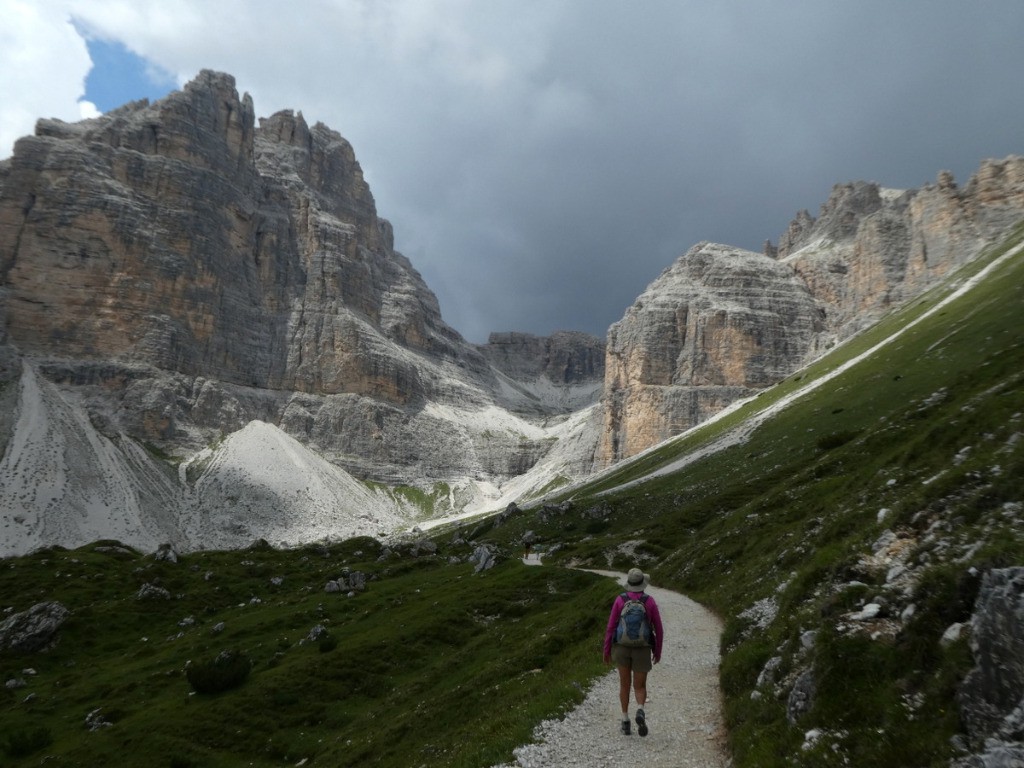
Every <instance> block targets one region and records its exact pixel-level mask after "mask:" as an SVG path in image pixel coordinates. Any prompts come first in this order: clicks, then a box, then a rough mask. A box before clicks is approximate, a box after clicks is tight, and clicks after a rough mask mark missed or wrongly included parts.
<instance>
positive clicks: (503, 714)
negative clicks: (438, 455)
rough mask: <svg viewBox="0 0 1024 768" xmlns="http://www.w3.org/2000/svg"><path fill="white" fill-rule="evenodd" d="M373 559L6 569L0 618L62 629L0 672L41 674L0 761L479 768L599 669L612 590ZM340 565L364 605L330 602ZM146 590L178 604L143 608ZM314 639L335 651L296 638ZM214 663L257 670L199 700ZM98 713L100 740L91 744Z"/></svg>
mask: <svg viewBox="0 0 1024 768" xmlns="http://www.w3.org/2000/svg"><path fill="white" fill-rule="evenodd" d="M354 547H357V548H354ZM379 549H380V548H379V545H377V544H376V543H375V542H373V541H371V540H362V541H358V540H357V541H355V542H348V543H346V544H345V545H344V546H337V547H324V548H319V549H317V548H310V549H307V550H298V551H288V552H278V551H274V550H272V549H269V548H264V549H261V550H259V551H247V552H211V553H200V554H194V555H190V556H186V557H184V558H182V559H181V561H180V562H179V563H177V564H169V563H162V562H161V563H158V562H154V561H153V560H152V558H146V557H142V556H141V555H135V554H132V555H128V554H123V553H102V552H96V551H95V547H94V546H90V547H85V548H82V549H80V550H76V551H47V552H42V553H38V554H35V555H31V556H27V557H23V558H15V559H12V560H9V561H5V562H4V564H3V565H4V568H3V570H2V571H0V594H3V595H4V596H5V597H4V604H5V605H4V607H10V608H12V609H13V610H16V611H17V610H23V609H25V608H27V607H28V606H30V605H31V604H33V603H34V602H37V601H39V600H40V599H44V598H46V599H51V598H54V597H56V598H58V599H60V600H61V601H62V602H63V603H64V604H65V605H66V606H67V607H69V608H70V609H71V611H72V615H71V618H70V619H69V620H68V622H67V623H66V625H65V626H64V628H63V629H62V630H61V633H60V642H59V643H58V645H57V646H56V647H55V648H54V649H53V650H51V651H49V652H46V653H42V654H35V655H33V656H31V657H30V658H28V657H16V656H13V655H10V654H8V655H6V656H3V657H0V669H2V671H3V674H4V679H5V680H7V679H11V678H14V677H18V676H19V675H20V674H21V672H20V670H21V669H22V668H23V667H25V666H31V667H33V668H34V669H35V671H36V673H37V674H35V675H32V676H29V677H28V678H26V679H27V681H28V683H29V684H28V686H27V687H26V688H20V689H16V690H14V691H9V690H5V691H4V692H3V693H2V694H0V712H2V715H0V721H2V723H3V724H2V726H0V748H3V747H4V746H5V745H6V752H5V757H6V759H7V760H9V764H11V765H20V764H24V765H29V764H36V763H37V762H38V761H39V760H40V759H41V758H42V757H43V756H47V757H49V758H50V760H49V761H50V763H52V764H56V765H139V764H142V763H140V760H142V761H143V762H144V763H145V764H149V765H197V766H198V765H202V766H233V765H242V764H244V765H249V764H251V765H256V766H271V765H284V764H294V763H296V762H298V761H299V760H301V759H303V758H306V759H308V760H309V761H311V763H312V764H320V765H332V766H343V765H380V766H408V765H418V764H427V765H439V766H470V765H485V764H486V765H490V764H492V763H496V762H500V761H502V760H505V759H508V758H509V756H510V754H511V750H512V748H513V747H514V746H517V745H518V744H521V743H523V742H525V741H528V740H529V738H530V733H531V729H532V727H533V724H534V723H536V722H537V721H538V720H540V719H543V718H545V717H550V716H553V715H555V714H557V713H558V712H560V711H563V710H564V709H565V708H566V707H568V706H570V705H571V704H572V703H574V702H576V701H579V700H580V698H581V695H582V694H581V692H582V690H583V689H584V687H585V686H586V685H587V683H588V682H589V680H590V679H591V678H592V677H593V676H594V675H595V674H596V673H598V672H599V671H601V670H602V669H603V667H602V665H601V663H600V658H599V651H598V648H599V643H600V637H601V633H602V630H603V617H601V616H598V615H596V613H595V612H594V611H591V610H590V609H589V607H590V606H591V605H594V604H603V603H604V602H606V600H607V597H608V594H609V593H610V592H613V591H614V586H611V587H610V586H609V585H608V582H607V580H603V579H600V578H598V577H595V576H593V575H591V574H585V573H579V572H572V571H564V570H561V569H537V568H526V567H524V566H522V565H520V564H519V563H518V562H514V561H509V562H506V563H504V564H502V565H499V566H497V567H496V568H494V569H493V570H490V571H486V572H484V573H481V574H476V575H474V574H473V573H472V568H471V566H469V565H462V566H458V565H456V566H450V565H446V564H445V563H444V561H443V560H442V559H441V558H440V557H432V558H420V559H413V558H398V559H393V560H385V561H383V562H377V560H376V557H377V555H378V553H379ZM342 567H350V568H353V569H361V570H364V572H366V573H368V574H370V577H371V581H370V582H369V587H368V589H367V590H366V591H365V592H363V593H359V594H357V595H356V596H354V597H348V596H347V595H344V594H330V593H326V592H324V589H323V587H324V584H325V583H326V581H327V580H328V579H330V578H336V577H337V576H338V574H339V573H340V569H341V568H342ZM207 574H210V576H209V577H207ZM272 578H280V579H281V583H280V585H277V586H275V585H274V584H273V583H272V582H271V579H272ZM143 583H156V584H159V585H161V586H163V587H164V588H165V589H168V590H169V591H170V593H171V594H172V599H171V600H162V601H161V600H156V601H145V602H141V601H138V600H137V599H136V598H135V595H136V593H137V592H138V589H139V587H140V586H141V585H142V584H143ZM25 585H32V586H31V588H29V589H25V588H24V586H25ZM253 598H258V600H259V602H255V601H254V600H253ZM189 617H191V618H192V619H194V622H195V623H194V624H191V625H188V626H181V624H180V623H181V622H182V621H183V620H185V619H186V618H189ZM221 622H223V625H224V628H223V630H221V631H220V632H217V631H215V629H214V628H215V627H216V626H217V625H218V624H220V623H221ZM317 625H322V626H323V627H325V628H326V629H327V631H328V632H329V636H330V637H331V638H332V640H334V641H335V642H333V643H323V642H319V641H317V642H314V641H308V640H307V639H306V638H307V637H308V635H309V633H310V631H311V630H312V629H313V627H315V626H317ZM225 650H234V651H237V652H239V653H240V654H244V655H245V656H246V657H247V658H248V659H250V660H251V663H252V667H251V672H250V673H249V675H248V677H247V679H245V680H244V682H241V683H240V684H239V685H238V686H237V687H231V686H227V687H226V689H225V690H224V691H223V692H220V693H213V694H201V693H194V692H193V686H192V685H190V682H189V676H188V673H187V672H186V667H188V666H189V665H190V662H191V665H192V667H195V666H197V665H199V664H208V663H209V662H210V661H212V660H213V659H214V658H215V657H217V656H218V655H219V654H221V653H222V651H225ZM29 694H33V696H32V698H31V700H29V701H27V702H26V701H25V699H26V697H27V696H28V695H29ZM97 708H99V709H100V710H101V713H102V717H104V718H105V719H107V720H109V721H110V722H111V723H112V725H111V726H110V727H108V728H103V729H101V730H98V731H95V732H89V731H87V730H86V728H85V725H84V722H85V717H86V715H87V714H88V713H89V712H91V711H93V710H94V709H97ZM149 755H157V756H159V757H157V758H153V759H155V760H157V762H152V761H151V759H150V758H149V757H145V758H144V757H143V756H149ZM161 761H162V762H161ZM5 764H7V763H5Z"/></svg>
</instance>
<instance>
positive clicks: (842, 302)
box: [598, 157, 1024, 466]
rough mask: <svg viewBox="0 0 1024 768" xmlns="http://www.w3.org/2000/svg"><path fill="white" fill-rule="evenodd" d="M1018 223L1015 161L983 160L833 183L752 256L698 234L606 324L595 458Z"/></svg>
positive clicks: (769, 374)
mask: <svg viewBox="0 0 1024 768" xmlns="http://www.w3.org/2000/svg"><path fill="white" fill-rule="evenodd" d="M1022 219H1024V158H1021V157H1009V158H1006V159H1005V160H989V161H986V162H984V163H983V164H982V165H981V168H980V169H979V170H978V172H977V173H976V174H975V175H974V176H973V177H972V178H971V179H970V181H969V182H968V184H967V185H966V186H965V187H964V188H963V189H959V188H957V186H956V183H955V182H954V180H953V178H952V176H951V175H950V174H949V173H946V172H943V173H940V174H939V176H938V179H937V182H936V183H935V184H930V185H926V186H924V187H922V188H920V189H916V190H906V191H903V190H890V189H884V188H882V187H880V186H879V185H878V184H874V183H869V182H852V183H847V184H837V185H836V186H835V187H834V188H833V189H832V193H831V195H830V196H829V199H828V200H827V201H826V202H825V203H824V204H823V205H822V207H821V211H820V213H819V215H818V217H817V218H814V217H813V216H811V215H810V214H809V213H808V212H807V211H800V212H799V213H798V214H797V215H796V217H795V218H794V219H793V221H792V222H791V223H790V224H789V226H788V227H787V229H786V230H785V232H784V233H783V234H782V236H781V237H780V238H779V244H778V246H774V245H772V243H771V242H770V241H769V242H768V243H766V245H765V252H764V254H763V255H760V256H759V255H756V254H751V253H749V252H741V251H740V250H738V249H735V248H729V247H728V246H721V245H709V244H699V245H697V246H695V247H694V248H693V249H691V250H690V251H688V252H687V253H686V254H684V255H683V256H681V257H680V258H679V260H678V261H677V262H676V263H675V264H674V265H672V266H671V267H670V268H669V269H667V270H666V271H665V272H664V273H663V274H662V275H661V276H660V277H659V278H658V279H657V280H655V281H654V282H653V283H651V285H650V286H649V287H648V288H647V290H646V291H645V292H644V293H643V294H642V295H641V296H640V297H639V298H638V299H637V301H636V303H635V304H634V305H633V306H632V307H630V308H629V309H628V310H627V312H626V315H625V316H624V317H623V319H622V320H620V321H619V322H618V323H615V324H614V325H612V327H611V328H610V329H609V332H608V342H607V345H608V346H607V350H608V352H607V362H606V376H605V387H604V392H603V395H602V404H603V408H604V427H603V432H602V436H601V441H600V448H599V452H598V464H599V465H602V466H607V465H609V464H613V463H615V462H616V461H619V460H621V459H623V458H626V457H628V456H632V455H634V454H636V453H638V452H639V451H641V450H644V449H645V448H648V447H650V446H651V445H654V444H656V443H658V442H660V441H662V440H664V439H667V438H669V437H671V436H673V435H675V434H678V433H679V432H681V431H684V430H685V429H687V428H689V427H692V426H694V425H696V424H698V423H700V422H701V421H703V420H704V419H706V418H708V417H709V416H711V415H713V414H714V413H715V412H717V411H718V410H720V409H721V408H723V407H725V406H727V405H728V404H729V403H731V402H733V401H734V400H736V399H738V398H742V397H746V396H749V395H751V394H753V393H754V392H756V391H757V390H758V389H760V388H763V387H766V386H770V385H772V384H774V383H777V382H778V381H780V380H782V379H783V378H785V376H787V375H788V374H790V373H792V372H794V371H796V370H797V369H799V368H800V367H802V366H803V365H805V364H806V363H808V362H810V361H811V360H812V359H814V358H815V357H817V356H818V355H820V354H822V353H823V352H824V351H827V350H828V349H829V348H830V347H832V346H833V345H834V344H836V343H837V342H839V341H842V340H843V339H846V338H848V337H850V336H852V335H854V334H856V333H857V332H859V331H860V330H863V329H864V328H867V327H869V326H870V325H872V324H873V323H874V322H875V321H877V320H878V318H879V317H880V316H881V315H882V314H883V313H884V312H886V311H888V310H889V309H891V308H894V307H896V306H899V305H900V304H902V303H903V302H905V301H907V300H909V299H912V298H913V297H915V296H917V295H919V294H920V293H922V292H923V291H925V290H927V289H928V288H929V287H931V286H932V285H934V284H935V283H936V282H937V281H938V280H939V279H941V278H942V277H943V276H945V275H947V274H948V273H949V272H950V271H952V270H955V269H957V268H959V267H960V266H962V265H964V264H966V263H968V262H969V261H971V260H972V259H974V258H975V257H976V256H977V255H978V254H979V253H980V252H981V251H982V249H983V248H985V247H986V246H987V245H989V244H990V243H991V242H993V241H994V240H995V239H996V238H998V236H999V235H1000V234H1002V233H1005V232H1006V230H1007V229H1008V228H1009V227H1011V226H1013V225H1015V224H1016V223H1018V222H1020V221H1021V220H1022Z"/></svg>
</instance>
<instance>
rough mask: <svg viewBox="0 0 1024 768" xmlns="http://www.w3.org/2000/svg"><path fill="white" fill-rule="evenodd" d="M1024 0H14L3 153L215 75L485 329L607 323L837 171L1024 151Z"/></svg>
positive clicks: (0, 34)
mask: <svg viewBox="0 0 1024 768" xmlns="http://www.w3.org/2000/svg"><path fill="white" fill-rule="evenodd" d="M1022 41H1024V1H1022V0H976V1H971V2H966V1H965V0H897V1H895V2H894V1H893V0H835V1H833V2H826V1H823V0H777V1H776V2H758V1H756V0H747V1H745V2H741V1H739V0H737V1H736V2H722V3H717V2H715V3H713V2H707V1H706V0H294V1H293V2H291V3H282V2H281V1H280V0H217V2H209V1H208V0H173V1H171V0H159V1H156V0H0V156H3V157H6V156H8V155H9V154H10V152H11V147H12V145H13V142H14V140H15V139H16V138H17V137H19V136H22V135H25V134H28V133H31V132H32V130H33V126H34V123H35V120H36V119H37V118H39V117H59V118H62V119H65V120H77V119H80V118H81V117H82V116H89V115H92V114H95V111H96V110H97V109H98V110H101V111H104V110H107V109H110V108H112V107H113V106H116V105H118V104H120V103H123V102H126V101H130V100H133V99H137V98H141V97H143V96H145V97H150V98H153V97H159V96H160V95H162V94H164V93H166V92H167V91H168V90H170V89H173V88H176V87H180V86H181V85H183V84H184V83H185V82H187V81H188V80H190V79H192V78H193V77H194V76H195V74H196V73H197V72H198V71H199V70H200V69H204V68H209V69H216V70H221V71H225V72H229V73H230V74H232V75H234V76H235V78H236V81H237V85H238V89H239V91H240V92H248V93H249V94H251V95H252V97H253V100H254V103H255V107H256V113H257V115H259V116H267V115H270V114H272V113H273V112H275V111H277V110H280V109H286V108H290V109H295V110H297V111H301V112H302V113H303V114H304V116H305V117H306V119H307V120H308V121H309V123H310V124H312V123H314V122H316V121H322V122H324V123H325V124H327V125H328V126H329V127H331V128H333V129H335V130H337V131H338V132H339V133H341V134H342V135H343V136H344V137H345V138H347V139H348V140H349V141H350V142H351V143H352V145H353V146H354V148H355V151H356V157H357V158H358V159H359V161H360V163H361V165H362V167H363V170H364V173H365V176H366V178H367V180H368V182H369V184H370V187H371V190H372V191H373V194H374V197H375V199H376V201H377V210H378V213H379V214H380V215H381V216H383V217H384V218H387V219H389V220H390V221H391V222H392V223H393V224H394V227H395V241H396V247H397V248H398V250H400V251H402V252H403V253H404V254H405V255H406V256H408V257H409V258H410V259H411V261H412V263H413V265H414V266H415V267H416V268H417V270H419V272H420V273H421V274H422V275H423V277H424V279H425V280H426V282H427V284H428V285H429V286H430V288H431V289H432V290H433V291H434V292H435V293H436V294H437V295H438V298H439V300H440V302H441V311H442V314H443V316H444V318H445V320H447V322H448V323H449V324H451V325H453V326H454V327H455V328H456V329H458V330H459V331H460V332H461V333H462V334H463V335H464V336H466V338H468V339H469V340H470V341H474V342H483V341H486V338H487V334H488V333H489V332H491V331H503V330H518V331H525V332H529V333H535V334H539V335H546V334H549V333H551V332H552V331H555V330H560V329H568V330H581V331H587V332H589V333H594V334H596V335H599V336H603V335H604V333H605V331H606V330H607V328H608V326H609V325H610V324H611V323H612V322H615V321H616V320H618V319H619V318H621V317H622V315H623V313H624V311H625V309H626V308H627V307H628V306H629V305H630V304H632V303H633V301H634V299H636V297H637V296H638V295H639V294H640V293H641V292H642V291H643V290H644V288H645V287H646V286H647V285H648V284H649V283H650V282H651V281H653V280H654V279H655V278H656V277H657V276H658V275H659V274H660V273H661V271H662V270H663V269H664V268H665V267H667V266H668V265H669V264H671V263H672V261H674V260H675V259H676V258H677V257H678V256H679V255H680V254H682V253H684V252H685V251H686V250H687V249H689V248H690V246H692V245H693V244H695V243H697V242H699V241H702V240H712V241H717V242H723V243H727V244H730V245H735V246H740V247H744V248H749V249H752V250H757V251H760V250H761V247H762V244H763V243H764V241H765V240H766V239H771V240H772V241H773V242H777V240H778V236H779V234H780V233H781V232H782V231H784V230H785V228H786V226H787V224H788V223H789V221H790V220H791V219H792V218H793V216H794V215H795V213H796V212H797V211H798V210H800V209H801V208H807V209H808V210H810V212H811V213H812V214H815V215H816V214H817V213H818V209H819V207H820V205H821V204H822V203H823V202H824V201H825V199H826V198H827V197H828V194H829V191H830V189H831V187H832V185H833V184H835V183H838V182H845V181H853V180H858V179H864V180H869V181H877V182H878V183H880V184H882V185H884V186H889V187H898V188H905V187H918V186H921V185H923V184H926V183H929V182H932V181H934V180H935V178H936V176H937V174H938V172H939V171H940V170H950V171H952V172H953V173H954V175H955V177H956V179H957V181H958V183H960V184H961V185H962V184H965V183H966V182H967V180H968V178H969V177H970V175H971V174H972V173H973V172H974V171H975V170H976V169H977V167H978V164H979V163H980V161H981V160H982V159H984V158H988V157H998V158H1001V157H1005V156H1007V155H1010V154H1024V42H1022Z"/></svg>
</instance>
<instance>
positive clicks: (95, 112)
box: [78, 99, 103, 120]
mask: <svg viewBox="0 0 1024 768" xmlns="http://www.w3.org/2000/svg"><path fill="white" fill-rule="evenodd" d="M78 114H79V117H81V118H82V119H83V120H88V119H89V118H92V117H99V116H100V115H102V114H103V113H102V112H100V111H99V109H97V108H96V105H95V104H93V103H92V102H91V101H86V100H85V99H79V100H78Z"/></svg>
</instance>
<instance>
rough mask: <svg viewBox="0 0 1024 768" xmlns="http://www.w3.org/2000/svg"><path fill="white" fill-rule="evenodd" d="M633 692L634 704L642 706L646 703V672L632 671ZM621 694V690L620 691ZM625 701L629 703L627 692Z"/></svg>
mask: <svg viewBox="0 0 1024 768" xmlns="http://www.w3.org/2000/svg"><path fill="white" fill-rule="evenodd" d="M633 692H634V693H636V705H637V706H638V707H642V706H643V705H644V704H646V703H647V673H646V672H640V671H637V672H634V673H633ZM620 695H621V692H620ZM626 703H627V704H628V703H629V693H628V691H627V693H626Z"/></svg>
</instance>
